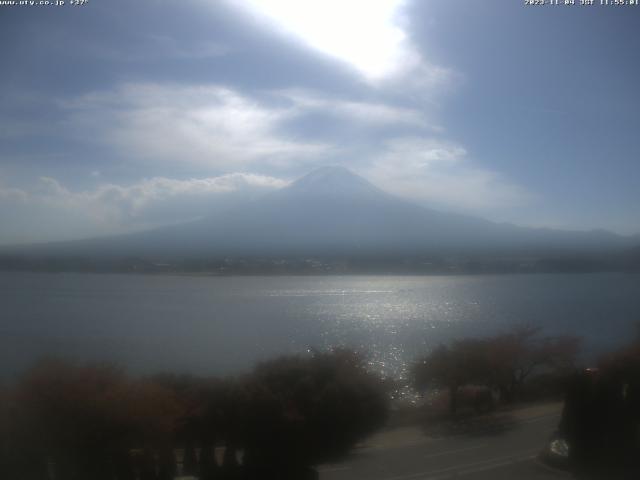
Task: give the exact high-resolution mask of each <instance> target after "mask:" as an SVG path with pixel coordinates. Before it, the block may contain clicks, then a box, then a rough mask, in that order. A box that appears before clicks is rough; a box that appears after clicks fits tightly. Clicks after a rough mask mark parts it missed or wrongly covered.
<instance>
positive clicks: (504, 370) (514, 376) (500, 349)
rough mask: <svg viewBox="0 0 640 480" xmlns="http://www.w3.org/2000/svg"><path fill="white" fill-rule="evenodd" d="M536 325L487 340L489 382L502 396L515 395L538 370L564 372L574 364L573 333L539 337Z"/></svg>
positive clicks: (577, 346)
mask: <svg viewBox="0 0 640 480" xmlns="http://www.w3.org/2000/svg"><path fill="white" fill-rule="evenodd" d="M539 333H540V329H539V328H536V327H517V328H515V329H514V330H513V331H511V332H509V333H507V334H502V335H498V336H495V337H492V338H489V339H487V340H486V343H485V346H486V355H487V359H486V361H485V366H486V367H487V368H488V375H487V377H488V382H489V384H490V385H491V386H492V387H495V388H497V389H498V390H499V391H500V397H501V398H502V400H504V401H506V402H508V403H510V402H514V401H516V400H517V399H518V396H519V394H520V391H521V389H522V386H523V385H524V383H525V382H526V381H527V380H528V379H529V378H530V377H531V376H532V375H534V374H536V373H539V372H541V371H544V370H546V371H553V372H556V373H558V372H563V371H568V370H572V369H573V368H574V363H575V359H576V357H577V354H578V352H579V351H580V345H581V340H580V338H578V337H574V336H557V337H542V338H541V337H539V336H538V334H539Z"/></svg>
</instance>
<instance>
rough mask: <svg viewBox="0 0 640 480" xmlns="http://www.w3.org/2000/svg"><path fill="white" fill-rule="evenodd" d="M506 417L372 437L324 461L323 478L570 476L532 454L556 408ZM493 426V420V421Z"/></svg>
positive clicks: (553, 422) (525, 479) (551, 425)
mask: <svg viewBox="0 0 640 480" xmlns="http://www.w3.org/2000/svg"><path fill="white" fill-rule="evenodd" d="M532 413H533V414H530V415H523V416H519V417H518V416H514V417H510V420H509V421H508V422H506V423H502V424H500V425H498V428H493V427H492V428H485V429H476V430H475V431H471V432H467V433H464V434H457V435H454V436H448V437H442V438H430V437H427V436H425V435H424V433H423V432H422V431H421V430H420V429H419V428H417V427H405V428H403V429H402V428H401V429H396V430H394V431H387V432H384V433H382V434H379V435H377V436H376V437H373V438H372V439H371V440H369V441H368V442H367V443H366V444H364V445H363V446H362V447H361V448H359V449H357V451H356V452H355V453H354V455H353V456H352V457H351V458H350V459H348V460H347V461H345V462H343V463H339V464H334V465H324V466H322V467H320V468H319V469H318V470H319V472H320V479H321V480H358V479H362V480H365V479H366V480H444V479H448V478H454V477H455V478H457V479H465V480H467V479H468V480H483V479H487V480H488V479H491V480H497V479H517V480H543V479H546V480H553V479H562V478H568V475H567V474H566V473H563V472H559V471H556V470H554V469H551V468H549V467H547V466H546V465H544V464H542V463H540V462H539V461H538V460H537V459H536V457H537V455H538V453H539V452H540V450H541V449H542V448H543V446H544V445H545V444H546V442H547V440H548V438H549V436H550V435H551V434H552V433H553V431H554V430H555V428H556V426H557V424H558V420H559V409H558V408H556V407H552V408H550V409H547V410H546V411H544V412H542V411H538V412H537V414H536V412H534V411H532ZM494 427H496V425H494Z"/></svg>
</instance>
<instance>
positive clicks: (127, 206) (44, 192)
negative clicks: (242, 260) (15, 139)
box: [0, 173, 288, 243]
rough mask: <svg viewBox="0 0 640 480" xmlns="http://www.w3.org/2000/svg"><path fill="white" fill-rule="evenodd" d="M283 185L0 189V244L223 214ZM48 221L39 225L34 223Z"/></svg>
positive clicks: (254, 178) (239, 181)
mask: <svg viewBox="0 0 640 480" xmlns="http://www.w3.org/2000/svg"><path fill="white" fill-rule="evenodd" d="M287 183H288V182H287V181H285V180H282V179H278V178H274V177H269V176H264V175H255V174H247V173H232V174H227V175H221V176H218V177H210V178H193V179H187V180H178V179H171V178H163V177H154V178H150V179H145V180H141V181H139V182H136V183H133V184H130V185H116V184H111V183H107V184H101V185H98V186H97V187H95V188H94V189H92V190H84V191H72V190H70V189H68V188H67V187H65V186H64V185H62V184H61V183H60V182H59V181H58V180H57V179H54V178H50V177H41V178H40V179H39V181H38V183H37V185H36V186H35V187H34V188H31V189H17V188H0V200H2V202H1V203H0V217H2V218H7V216H8V215H9V212H12V215H13V216H14V217H16V218H17V217H21V218H22V219H23V220H22V221H20V222H16V223H13V224H9V225H7V226H6V228H5V229H4V230H3V232H2V235H1V236H0V242H2V243H10V242H11V241H31V242H34V241H48V240H61V239H67V238H77V237H78V236H79V235H80V236H92V235H102V234H113V233H124V232H131V231H137V230H143V229H148V228H152V227H155V226H160V225H166V224H171V223H179V222H183V221H188V220H193V219H196V218H200V217H203V216H205V215H207V214H211V213H214V212H216V211H223V210H224V209H226V208H229V207H231V206H232V205H235V204H237V203H238V202H241V201H247V199H250V198H254V197H255V196H257V195H260V194H262V193H265V192H268V191H272V190H275V189H278V188H282V187H283V186H285V185H287ZM46 218H49V219H53V220H54V221H45V222H44V223H40V227H41V228H38V227H39V222H38V219H40V220H41V219H46Z"/></svg>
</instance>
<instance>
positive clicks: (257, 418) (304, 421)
mask: <svg viewBox="0 0 640 480" xmlns="http://www.w3.org/2000/svg"><path fill="white" fill-rule="evenodd" d="M245 398H246V400H245V402H246V403H245V408H246V410H245V427H244V430H243V437H242V444H243V445H242V446H243V447H244V449H245V462H246V463H247V465H248V467H249V468H250V469H252V470H253V471H254V473H253V475H254V476H256V478H262V477H263V476H265V475H266V476H268V475H269V474H270V473H267V472H271V474H272V473H273V472H279V473H278V475H282V476H283V477H284V478H293V476H294V475H300V474H301V472H304V471H306V469H308V468H309V467H310V466H313V465H316V464H318V463H320V462H322V461H327V460H329V459H332V458H335V457H336V456H339V455H343V454H345V453H346V452H348V451H349V449H350V448H351V447H352V446H353V445H354V444H355V443H356V442H357V441H359V440H360V439H362V438H363V437H364V436H366V435H368V434H370V433H371V432H373V431H374V430H375V429H376V428H378V427H380V426H381V425H382V424H383V423H384V421H385V419H386V415H387V408H388V404H387V396H386V394H385V393H384V391H383V390H382V388H380V382H379V379H378V378H377V377H376V376H375V375H373V374H371V373H369V372H368V371H367V370H366V368H365V364H364V362H363V361H362V359H361V358H360V357H359V356H358V355H357V354H355V353H353V352H350V351H346V350H338V351H334V352H331V353H315V354H314V355H313V356H312V357H301V356H287V357H280V358H278V359H275V360H272V361H269V362H265V363H263V364H261V365H259V366H258V367H257V368H256V369H255V371H254V372H253V374H252V375H251V377H250V378H249V379H248V381H247V383H246V387H245ZM260 472H262V473H260ZM294 472H296V473H295V474H294Z"/></svg>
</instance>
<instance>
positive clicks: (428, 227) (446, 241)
mask: <svg viewBox="0 0 640 480" xmlns="http://www.w3.org/2000/svg"><path fill="white" fill-rule="evenodd" d="M633 244H634V242H633V240H632V239H630V238H627V237H621V236H618V235H614V234H612V233H609V232H604V231H596V232H568V231H559V230H549V229H530V228H522V227H517V226H514V225H509V224H497V223H493V222H489V221H487V220H482V219H478V218H474V217H469V216H464V215H458V214H452V213H443V212H439V211H435V210H430V209H426V208H423V207H420V206H417V205H414V204H411V203H409V202H406V201H404V200H401V199H399V198H396V197H393V196H391V195H389V194H387V193H385V192H383V191H381V190H380V189H378V188H377V187H375V186H373V185H372V184H370V183H369V182H368V181H366V180H365V179H363V178H362V177H359V176H358V175H355V174H353V173H352V172H350V171H349V170H347V169H345V168H341V167H325V168H321V169H318V170H316V171H314V172H311V173H310V174H308V175H306V176H304V177H302V178H301V179H299V180H297V181H296V182H293V183H292V184H290V185H289V186H287V187H285V188H283V189H281V190H278V191H276V192H272V193H270V194H267V195H265V196H264V197H262V198H260V199H257V200H255V201H252V202H249V203H247V204H244V205H242V206H238V207H236V208H233V209H231V210H228V211H227V212H225V213H223V214H218V215H215V216H211V217H208V218H205V219H202V220H198V221H195V222H190V223H185V224H182V225H176V226H171V227H164V228H159V229H155V230H151V231H147V232H143V233H138V234H131V235H121V236H117V237H109V238H98V239H91V240H84V241H77V242H64V243H59V244H49V245H41V246H37V247H32V248H30V249H29V251H30V252H31V253H39V254H58V255H107V256H163V257H182V258H185V257H202V256H216V257H221V256H287V255H338V254H340V255H343V254H347V255H352V254H364V255H407V254H421V253H438V254H454V253H487V252H493V253H502V254H505V253H522V252H527V253H529V252H537V253H540V252H554V251H573V252H595V251H600V250H612V249H614V250H617V249H622V248H625V247H630V246H632V245H633Z"/></svg>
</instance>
